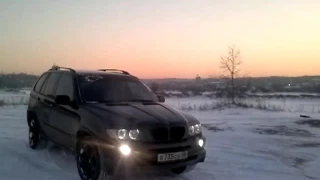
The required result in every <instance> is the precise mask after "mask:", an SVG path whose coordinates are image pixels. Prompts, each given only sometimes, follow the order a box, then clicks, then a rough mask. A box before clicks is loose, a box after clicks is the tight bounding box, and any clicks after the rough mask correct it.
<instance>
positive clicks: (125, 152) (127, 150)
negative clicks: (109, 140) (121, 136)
mask: <svg viewBox="0 0 320 180" xmlns="http://www.w3.org/2000/svg"><path fill="white" fill-rule="evenodd" d="M119 151H120V152H121V154H123V155H124V156H129V155H130V154H131V148H130V147H129V146H128V145H126V144H123V145H121V146H120V147H119Z"/></svg>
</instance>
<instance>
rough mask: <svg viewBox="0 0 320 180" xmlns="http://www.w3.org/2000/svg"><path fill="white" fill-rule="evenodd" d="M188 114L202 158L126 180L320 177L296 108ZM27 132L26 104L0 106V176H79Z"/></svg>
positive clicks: (309, 130)
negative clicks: (202, 142) (173, 172)
mask: <svg viewBox="0 0 320 180" xmlns="http://www.w3.org/2000/svg"><path fill="white" fill-rule="evenodd" d="M0 98H1V96H0ZM212 102H213V101H212V100H210V99H206V98H199V97H195V98H183V99H180V98H169V99H167V101H166V103H167V104H170V105H172V106H174V107H176V108H178V109H183V108H181V107H182V106H184V105H185V104H190V105H192V106H194V105H196V106H201V105H203V104H206V103H208V104H210V103H212ZM279 103H281V102H279ZM296 103H298V104H299V102H296ZM302 104H304V105H305V106H307V105H310V106H314V107H316V108H319V103H317V101H316V100H314V101H312V100H310V101H307V100H304V101H303V102H302ZM288 109H289V108H288ZM187 112H188V113H190V114H192V115H194V116H195V117H196V118H198V119H199V120H200V121H201V123H202V124H203V127H204V128H203V129H204V134H205V136H206V137H207V145H206V149H207V159H206V161H205V162H204V163H202V164H199V165H198V166H197V167H196V168H195V169H194V171H192V172H190V173H187V174H185V175H182V176H180V177H161V176H159V175H139V176H135V177H132V178H130V179H144V180H153V179H154V180H155V179H158V180H160V179H161V180H162V179H170V180H194V179H200V180H248V179H252V180H255V179H260V180H308V179H320V172H319V168H320V154H319V152H320V139H319V138H320V129H319V128H320V123H319V121H316V120H315V121H311V120H310V119H301V118H299V115H300V112H298V111H297V112H294V111H291V112H289V111H283V112H270V111H262V110H257V109H248V108H223V109H220V110H218V109H217V110H207V111H199V110H188V111H187ZM311 117H312V118H315V119H320V114H319V113H317V112H316V111H314V112H313V113H311ZM308 120H309V121H308ZM297 122H300V123H297ZM311 125H312V126H311ZM27 130H28V128H27V124H26V106H23V105H18V106H17V105H16V106H4V107H0V153H1V157H0V158H1V162H2V163H1V164H0V180H2V179H3V180H20V179H33V180H43V179H46V180H58V179H59V180H60V179H61V180H73V179H74V180H76V179H77V180H78V179H79V177H78V174H77V169H76V164H75V159H74V156H73V155H72V154H71V152H69V151H67V150H64V149H62V148H60V147H57V146H55V145H53V144H52V143H49V144H47V145H43V147H42V148H40V149H38V150H36V151H34V150H31V149H30V148H29V147H28V138H27Z"/></svg>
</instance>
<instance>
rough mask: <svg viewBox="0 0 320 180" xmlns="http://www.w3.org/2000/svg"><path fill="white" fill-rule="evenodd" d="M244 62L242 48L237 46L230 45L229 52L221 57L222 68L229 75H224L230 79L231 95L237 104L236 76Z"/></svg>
mask: <svg viewBox="0 0 320 180" xmlns="http://www.w3.org/2000/svg"><path fill="white" fill-rule="evenodd" d="M241 64H242V61H241V57H240V50H238V49H236V47H235V46H229V49H228V54H227V56H225V57H221V62H220V68H221V69H222V70H223V71H224V72H227V74H228V75H227V76H224V77H225V78H226V79H228V80H229V83H230V86H231V87H230V88H231V89H230V97H231V100H232V104H235V95H236V82H235V80H236V78H237V77H238V75H239V72H240V65H241Z"/></svg>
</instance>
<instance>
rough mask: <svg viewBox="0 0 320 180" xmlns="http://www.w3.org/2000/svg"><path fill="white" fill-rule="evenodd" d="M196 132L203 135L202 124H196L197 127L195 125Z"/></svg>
mask: <svg viewBox="0 0 320 180" xmlns="http://www.w3.org/2000/svg"><path fill="white" fill-rule="evenodd" d="M194 132H195V133H196V134H199V133H201V124H196V125H194Z"/></svg>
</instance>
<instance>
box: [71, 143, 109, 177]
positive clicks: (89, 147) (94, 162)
mask: <svg viewBox="0 0 320 180" xmlns="http://www.w3.org/2000/svg"><path fill="white" fill-rule="evenodd" d="M95 142H96V140H95V139H94V138H92V137H85V138H83V139H80V140H79V142H78V143H77V147H76V162H77V168H78V173H79V176H80V178H81V180H108V179H110V176H109V175H108V173H107V171H106V168H105V167H104V165H103V163H102V159H101V157H102V156H101V153H100V151H99V147H98V145H97V143H95Z"/></svg>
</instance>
